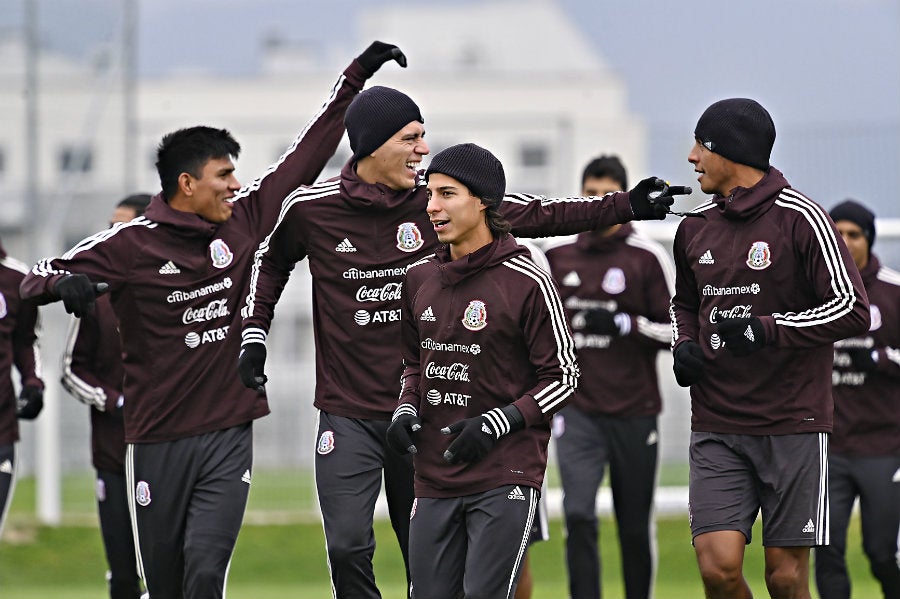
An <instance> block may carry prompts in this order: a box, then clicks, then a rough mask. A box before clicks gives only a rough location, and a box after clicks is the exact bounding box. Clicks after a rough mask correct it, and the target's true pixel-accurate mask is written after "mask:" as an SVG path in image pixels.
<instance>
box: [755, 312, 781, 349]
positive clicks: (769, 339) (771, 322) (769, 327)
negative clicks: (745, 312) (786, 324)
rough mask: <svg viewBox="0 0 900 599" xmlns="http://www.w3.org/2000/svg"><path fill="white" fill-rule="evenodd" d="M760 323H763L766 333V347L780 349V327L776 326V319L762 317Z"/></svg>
mask: <svg viewBox="0 0 900 599" xmlns="http://www.w3.org/2000/svg"><path fill="white" fill-rule="evenodd" d="M759 321H760V322H761V323H762V326H763V331H765V333H766V345H771V346H774V347H778V341H779V339H778V325H776V324H775V317H774V316H760V317H759Z"/></svg>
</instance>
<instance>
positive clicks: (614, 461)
mask: <svg viewBox="0 0 900 599" xmlns="http://www.w3.org/2000/svg"><path fill="white" fill-rule="evenodd" d="M581 181H582V183H581V187H582V190H581V192H582V195H604V194H606V193H609V192H611V191H618V190H622V189H627V187H628V181H627V175H626V172H625V167H624V166H623V165H622V162H621V161H620V160H619V158H618V157H617V156H600V157H598V158H595V159H594V160H592V161H591V162H590V163H588V165H587V166H586V167H585V169H584V173H583V174H582V178H581ZM546 254H547V259H548V260H549V261H550V266H551V272H552V274H553V278H554V279H555V280H556V283H557V285H559V288H560V294H561V295H562V299H563V303H564V305H565V306H566V315H567V317H568V318H569V324H570V325H571V327H572V330H573V337H574V339H575V347H576V348H577V349H578V361H579V364H580V365H581V369H582V376H581V379H580V381H579V386H578V391H577V392H576V393H575V397H574V398H573V399H572V401H571V402H570V403H569V405H568V406H566V407H565V408H563V409H562V410H561V411H560V413H559V414H557V416H556V419H557V423H556V424H555V430H556V431H557V433H556V449H557V458H558V460H559V472H560V477H561V479H562V487H563V512H564V514H565V519H566V530H567V533H568V534H567V535H566V563H567V565H568V571H569V593H570V594H571V596H572V598H573V599H599V598H600V596H601V593H600V588H601V585H600V572H601V567H600V553H599V547H598V543H597V534H598V530H599V528H598V527H599V522H598V519H597V505H596V504H597V490H598V489H599V487H600V483H601V482H602V480H603V475H604V470H605V468H606V465H607V464H609V480H610V488H611V489H612V496H613V507H614V510H615V516H616V524H617V530H618V535H619V545H620V547H621V552H622V555H623V556H624V557H623V559H622V570H623V572H622V573H623V582H624V584H625V595H624V596H625V597H627V598H628V599H648V598H649V597H650V596H651V595H652V589H653V579H654V570H655V557H656V550H655V542H656V539H655V537H654V524H653V520H652V513H653V493H654V490H655V488H656V467H657V457H658V449H659V435H658V432H657V416H658V415H659V413H660V411H661V409H662V400H661V398H660V394H659V383H658V381H657V373H656V357H657V354H658V353H659V351H660V350H663V349H666V348H667V347H668V345H669V343H670V342H671V339H672V326H671V323H670V321H669V300H670V298H671V297H672V293H673V291H674V284H675V270H674V267H673V265H672V261H671V259H670V258H669V256H668V254H667V253H666V251H665V250H664V249H663V248H662V246H660V245H659V244H658V243H656V242H654V241H652V240H650V239H648V238H646V237H644V236H642V235H640V234H638V233H637V232H636V231H635V230H634V229H633V228H632V226H631V225H630V224H624V225H612V226H610V227H601V228H599V229H597V230H596V231H590V232H586V233H581V234H580V235H578V236H577V237H575V238H567V239H560V240H558V241H555V242H552V243H551V244H550V245H548V246H547V248H546Z"/></svg>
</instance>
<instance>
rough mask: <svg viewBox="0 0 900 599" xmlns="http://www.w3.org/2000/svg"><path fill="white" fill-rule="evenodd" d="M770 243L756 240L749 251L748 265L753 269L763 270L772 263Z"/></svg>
mask: <svg viewBox="0 0 900 599" xmlns="http://www.w3.org/2000/svg"><path fill="white" fill-rule="evenodd" d="M771 258H772V254H771V252H770V251H769V244H768V243H766V242H765V241H754V242H753V245H751V246H750V251H749V252H747V266H749V267H750V268H752V269H753V270H763V269H765V268H769V266H770V265H771V264H772V260H771Z"/></svg>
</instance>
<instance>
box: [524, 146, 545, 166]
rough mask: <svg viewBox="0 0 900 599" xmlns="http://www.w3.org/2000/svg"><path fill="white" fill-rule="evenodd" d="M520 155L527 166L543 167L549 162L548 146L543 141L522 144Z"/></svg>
mask: <svg viewBox="0 0 900 599" xmlns="http://www.w3.org/2000/svg"><path fill="white" fill-rule="evenodd" d="M519 156H520V160H521V162H522V166H524V167H526V168H536V167H543V166H547V163H548V152H547V146H545V145H544V144H541V143H526V144H522V147H521V149H520V153H519Z"/></svg>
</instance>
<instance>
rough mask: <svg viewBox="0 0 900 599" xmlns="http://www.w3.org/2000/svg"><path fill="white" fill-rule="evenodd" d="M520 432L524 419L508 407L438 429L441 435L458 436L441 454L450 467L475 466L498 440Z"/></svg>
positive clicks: (512, 408) (516, 409)
mask: <svg viewBox="0 0 900 599" xmlns="http://www.w3.org/2000/svg"><path fill="white" fill-rule="evenodd" d="M522 428H525V419H524V418H523V417H522V412H520V411H519V408H517V407H516V406H514V405H512V404H509V405H508V406H505V407H503V408H502V409H501V408H494V409H493V410H490V411H488V412H485V413H484V414H482V415H481V416H475V417H474V418H466V419H465V420H460V421H459V422H454V423H453V424H451V425H450V426H445V427H444V428H442V429H441V432H442V433H444V434H445V435H452V434H453V433H459V436H458V437H457V438H456V439H454V440H453V443H451V444H450V447H448V448H447V451H445V452H444V459H445V460H447V461H448V462H450V463H451V464H458V463H459V462H467V463H475V462H477V461H479V460H481V459H482V458H483V457H484V456H486V455H487V454H488V452H489V451H490V450H491V448H492V447H494V443H496V442H497V440H498V439H500V437H502V436H503V435H508V434H509V433H512V432H515V431H517V430H519V429H522Z"/></svg>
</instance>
